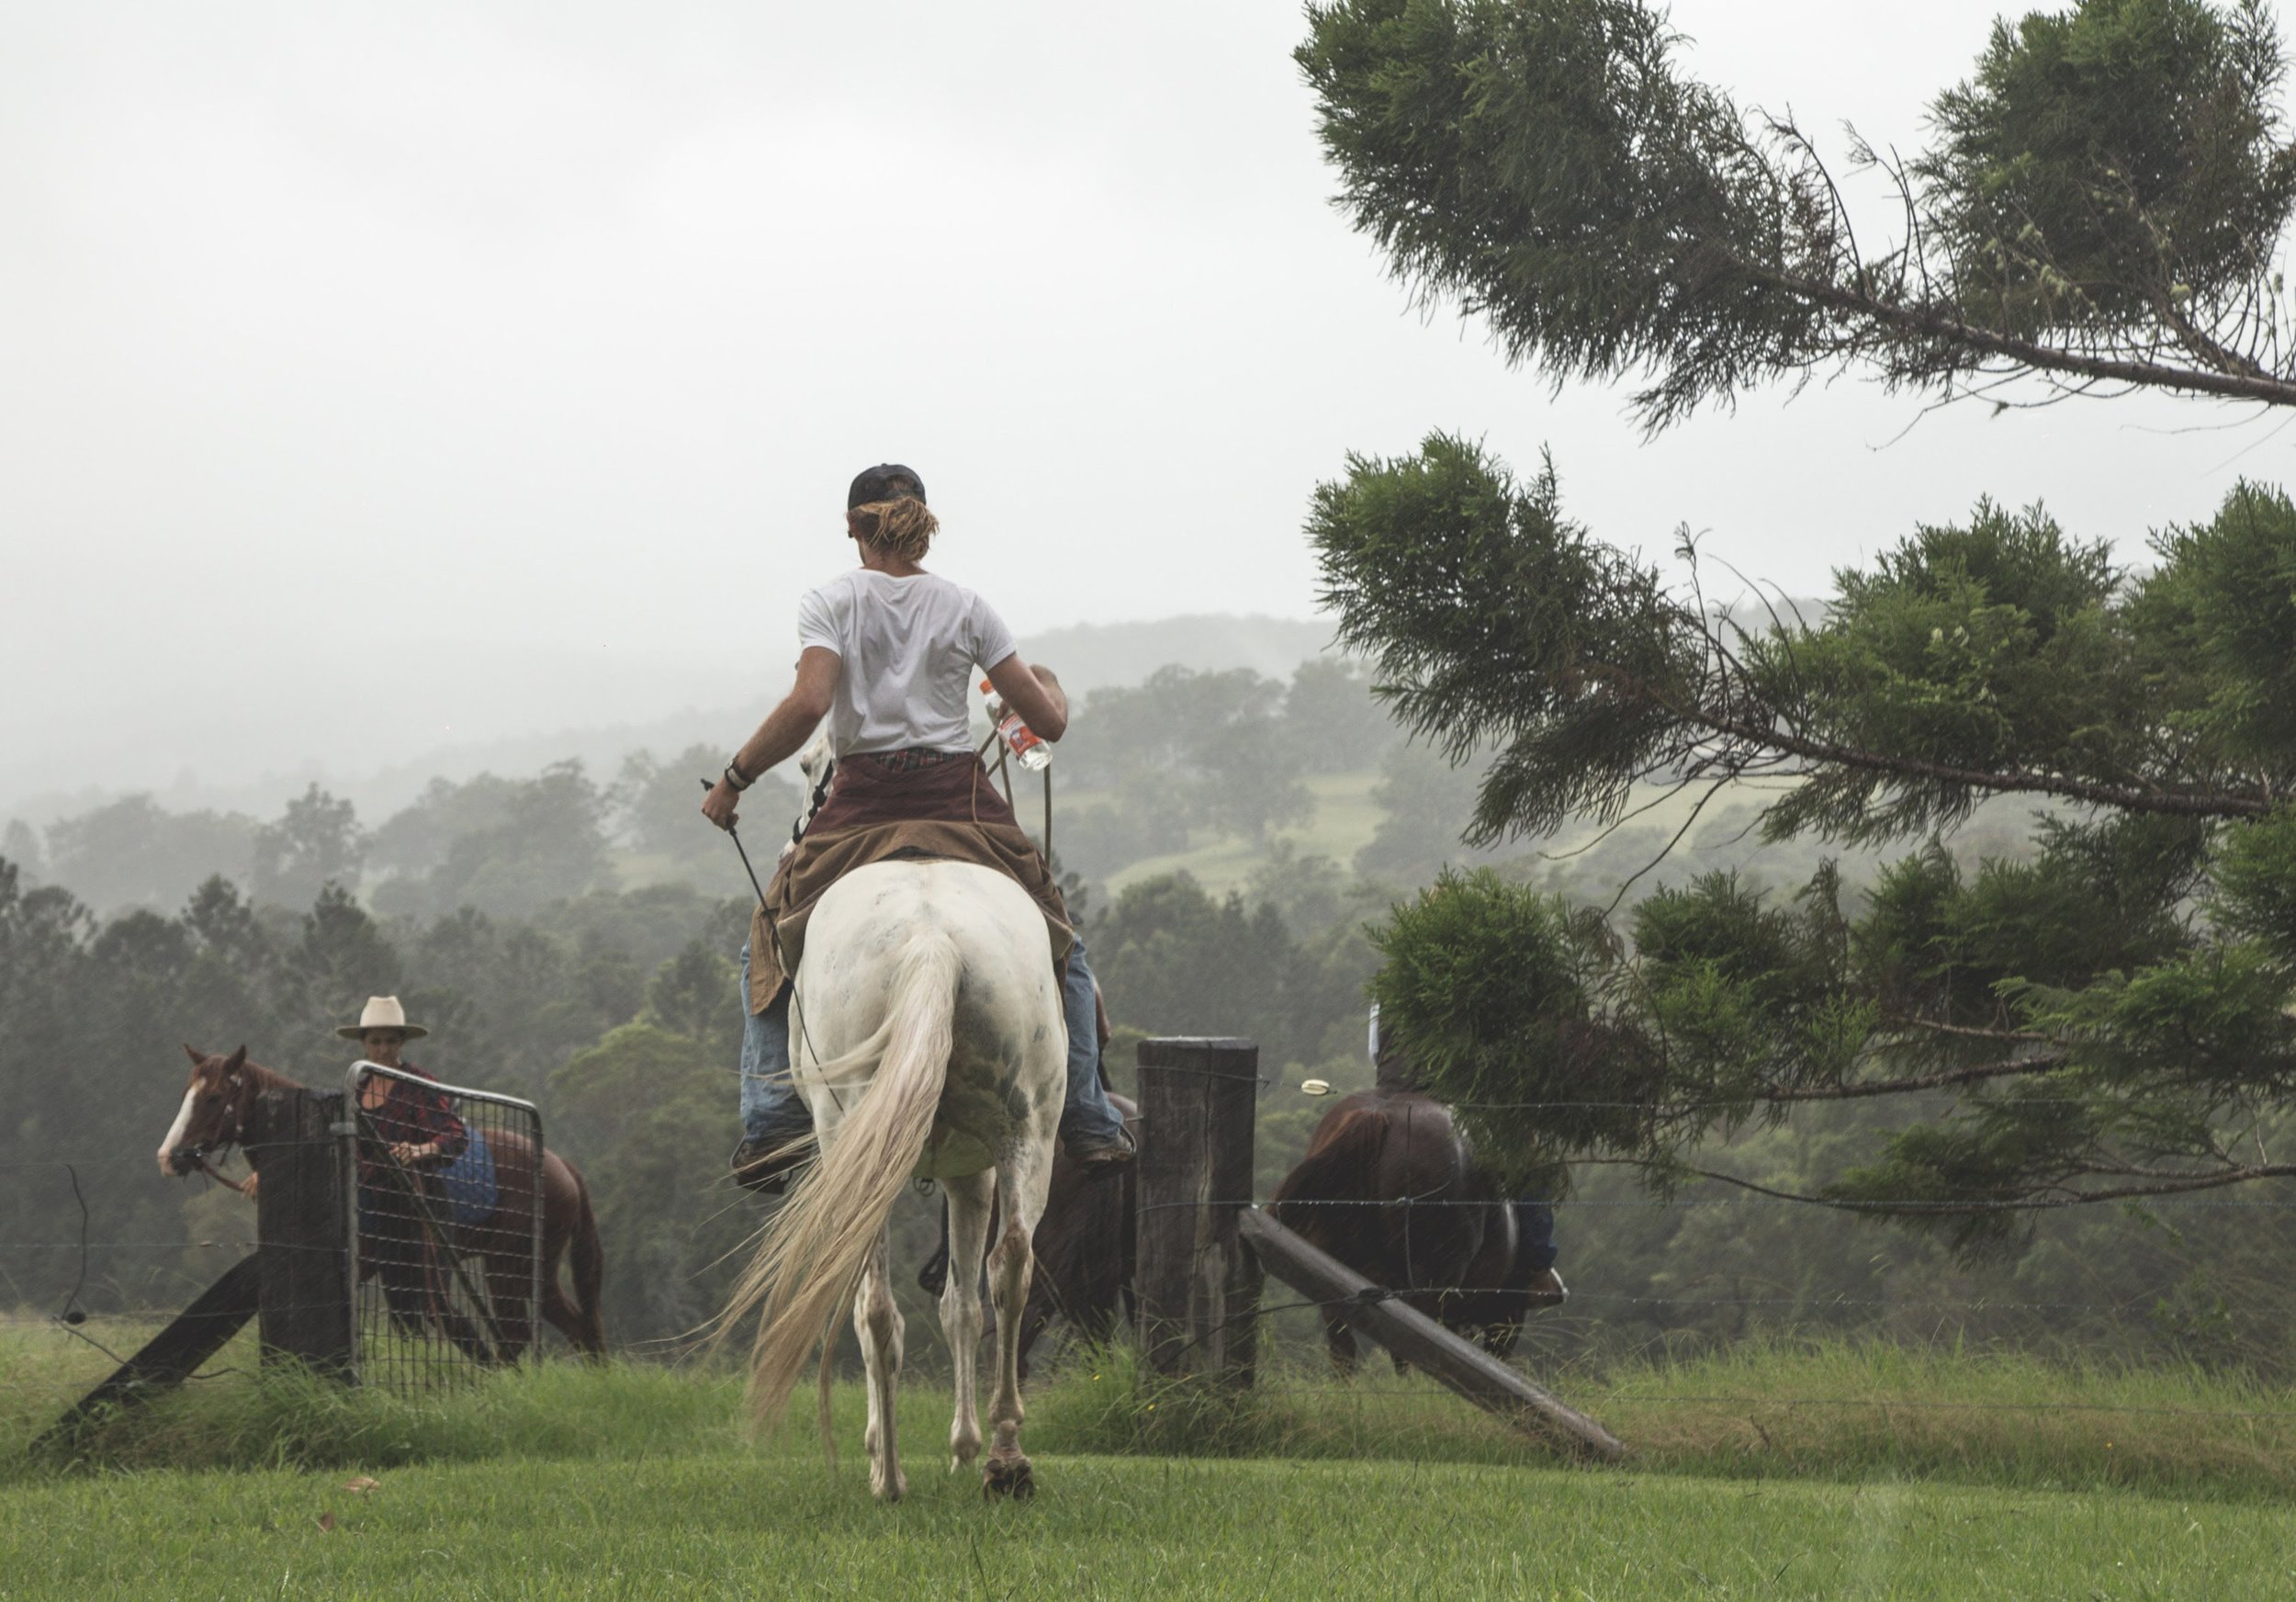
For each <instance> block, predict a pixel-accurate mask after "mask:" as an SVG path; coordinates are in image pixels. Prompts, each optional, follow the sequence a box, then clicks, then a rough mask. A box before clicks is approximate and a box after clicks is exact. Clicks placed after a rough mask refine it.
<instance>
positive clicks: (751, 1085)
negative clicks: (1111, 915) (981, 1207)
mask: <svg viewBox="0 0 2296 1602" xmlns="http://www.w3.org/2000/svg"><path fill="white" fill-rule="evenodd" d="M741 1010H742V1025H741V1133H742V1135H743V1136H744V1138H746V1139H748V1140H750V1141H752V1142H764V1141H775V1142H777V1143H778V1142H779V1141H782V1140H786V1139H788V1138H789V1136H788V1135H787V1134H782V1133H779V1132H781V1131H782V1130H785V1129H787V1128H789V1127H790V1126H792V1125H793V1124H799V1123H811V1122H812V1115H811V1114H810V1113H809V1112H807V1111H806V1110H805V1100H804V1099H803V1098H801V1097H800V1096H799V1095H798V1094H797V1087H796V1086H795V1085H793V1084H792V1083H791V1082H790V1072H789V987H788V986H786V985H784V986H782V993H781V994H780V995H779V996H777V997H775V998H773V1005H772V1006H771V1007H769V1008H767V1009H766V1010H764V1011H762V1012H752V1011H750V1010H749V947H748V944H747V943H745V944H744V945H743V946H742V948H741ZM1061 1010H1062V1011H1063V1012H1064V1013H1065V1014H1066V1016H1067V1021H1068V1099H1067V1100H1066V1102H1065V1103H1064V1105H1063V1106H1062V1108H1061V1126H1060V1134H1061V1139H1062V1141H1063V1142H1064V1143H1065V1144H1067V1145H1072V1146H1073V1145H1104V1144H1106V1143H1108V1142H1110V1141H1116V1140H1120V1139H1122V1138H1123V1132H1124V1121H1123V1120H1122V1119H1121V1118H1120V1117H1118V1116H1117V1113H1116V1109H1115V1108H1113V1107H1111V1106H1109V1097H1108V1092H1107V1091H1105V1090H1103V1089H1100V1033H1099V1019H1098V1014H1097V1012H1096V1011H1095V1010H1094V1008H1093V1005H1092V965H1091V963H1090V962H1089V960H1088V959H1087V958H1086V955H1085V942H1084V937H1083V936H1082V935H1078V936H1077V937H1076V942H1075V944H1074V945H1072V946H1070V947H1069V948H1068V971H1067V973H1066V975H1065V976H1064V978H1063V980H1062V984H1061Z"/></svg>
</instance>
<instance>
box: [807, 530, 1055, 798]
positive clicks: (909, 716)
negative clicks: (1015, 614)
mask: <svg viewBox="0 0 2296 1602" xmlns="http://www.w3.org/2000/svg"><path fill="white" fill-rule="evenodd" d="M816 645H817V646H821V647H824V648H826V649H829V650H833V651H835V652H837V654H838V657H839V658H840V659H842V660H843V662H844V669H845V671H843V672H841V673H839V674H838V683H837V694H836V696H835V697H834V698H832V699H831V701H830V703H829V743H830V744H831V745H832V746H834V747H835V748H836V750H837V754H838V756H840V757H844V756H851V755H854V754H856V753H857V752H861V751H888V750H905V749H906V748H908V747H911V746H918V747H922V748H923V749H925V750H970V749H972V745H973V734H972V725H971V722H970V721H969V719H968V717H967V707H968V703H967V700H966V696H967V694H968V692H969V691H970V690H971V688H972V685H973V671H974V668H976V667H977V668H980V669H982V670H983V671H985V670H987V669H989V668H993V667H995V666H996V664H997V663H998V662H1001V661H1003V660H1005V659H1006V658H1007V657H1008V656H1010V655H1012V653H1013V640H1012V630H1010V629H1009V628H1007V627H1006V626H1005V620H1004V619H1003V618H1001V617H999V616H997V615H996V608H995V607H993V606H991V605H990V604H988V603H987V602H985V601H984V600H982V599H981V598H980V596H978V595H976V594H974V592H972V591H970V590H968V589H966V588H965V587H964V586H963V585H962V584H952V583H951V582H950V581H948V580H946V579H944V578H941V577H940V575H939V574H937V573H911V574H909V575H908V576H907V577H906V578H898V579H896V578H895V577H893V576H892V575H891V574H888V573H879V572H872V570H869V569H867V568H855V569H853V570H851V571H850V572H845V573H840V574H839V575H838V577H836V578H834V579H832V580H830V581H828V582H827V583H826V584H824V585H822V586H821V588H819V589H818V590H815V591H812V592H808V593H807V594H806V596H805V599H804V600H803V601H800V602H799V603H798V604H797V649H798V650H799V651H800V652H803V651H804V650H805V649H807V648H808V647H811V646H816Z"/></svg>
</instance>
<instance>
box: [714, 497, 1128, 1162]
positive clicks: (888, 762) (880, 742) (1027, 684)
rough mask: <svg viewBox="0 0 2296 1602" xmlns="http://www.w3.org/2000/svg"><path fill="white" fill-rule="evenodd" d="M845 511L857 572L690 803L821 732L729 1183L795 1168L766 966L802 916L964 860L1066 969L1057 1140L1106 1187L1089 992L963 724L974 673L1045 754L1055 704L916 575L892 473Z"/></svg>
mask: <svg viewBox="0 0 2296 1602" xmlns="http://www.w3.org/2000/svg"><path fill="white" fill-rule="evenodd" d="M845 508H846V510H845V532H846V536H847V537H848V538H850V539H851V540H852V541H853V543H854V545H855V546H856V547H859V551H860V556H861V566H860V568H859V569H858V570H848V571H847V572H845V573H843V574H841V575H839V576H838V578H836V579H833V580H831V581H829V582H828V583H827V584H824V585H822V586H821V587H820V588H819V589H817V590H814V591H812V592H808V593H807V594H806V595H805V598H804V599H803V600H802V601H801V602H800V603H799V604H798V607H797V642H798V658H797V682H796V684H795V686H794V687H793V689H792V690H791V691H790V693H789V694H788V695H786V696H784V697H783V698H782V703H781V705H778V706H776V707H775V708H774V709H773V710H772V712H771V714H769V715H768V716H767V717H766V720H765V721H764V723H762V724H760V726H759V728H758V731H757V732H756V733H755V734H753V735H751V736H750V737H749V739H748V743H747V744H745V745H744V746H743V747H742V748H741V749H740V750H737V751H736V752H735V753H734V758H733V760H732V761H731V762H727V763H726V772H725V774H724V776H723V777H721V778H720V779H719V780H718V782H717V784H716V785H715V787H714V788H712V790H711V791H710V793H709V795H708V796H707V797H706V798H705V799H704V800H703V803H702V812H703V816H704V817H706V818H708V819H709V820H710V821H711V822H712V823H715V825H717V827H718V828H720V829H730V828H732V827H733V825H734V822H735V807H737V805H738V803H739V799H740V795H741V792H742V791H743V790H745V789H747V788H748V786H749V785H750V784H752V783H753V782H755V780H756V779H757V777H758V775H760V774H761V773H764V772H765V771H766V770H767V769H769V768H771V767H773V766H775V765H777V764H778V763H781V762H786V761H788V760H789V759H790V758H791V757H793V756H795V755H796V754H797V752H798V751H799V750H803V749H804V747H805V742H806V741H807V740H808V739H811V738H812V736H813V732H814V729H815V728H816V726H818V725H819V724H820V722H821V721H822V719H823V718H825V717H826V718H827V719H828V724H829V738H830V744H831V746H832V748H833V754H834V756H835V758H836V760H837V767H836V770H835V778H834V780H833V787H832V788H831V789H830V791H829V794H828V798H827V801H826V802H824V803H823V805H822V807H821V809H820V810H819V811H818V812H816V814H815V815H814V818H813V820H812V821H811V823H809V824H808V825H807V826H806V828H805V834H804V835H803V837H802V838H801V839H800V840H798V841H797V844H796V848H795V850H793V852H790V853H789V854H788V855H787V856H785V857H783V858H782V863H781V866H780V868H779V869H778V870H777V871H776V872H775V874H774V875H773V880H772V883H771V885H770V886H767V888H766V892H765V902H764V905H762V906H760V908H757V909H756V913H755V915H754V916H753V917H752V919H751V920H750V934H749V942H748V944H747V945H745V946H744V947H743V948H742V953H741V972H742V1001H743V1011H744V1020H745V1021H744V1027H743V1031H742V1045H741V1078H740V1084H741V1118H742V1141H741V1145H739V1146H738V1147H737V1148H736V1149H735V1152H734V1156H733V1163H732V1167H733V1171H734V1176H735V1178H736V1179H737V1180H738V1181H739V1182H740V1183H742V1184H743V1185H746V1186H748V1188H749V1189H751V1190H758V1191H760V1192H762V1193H764V1194H767V1195H773V1194H778V1193H779V1192H780V1190H782V1186H783V1184H784V1183H785V1182H786V1170H787V1169H788V1168H791V1167H793V1166H794V1164H795V1163H796V1162H797V1161H799V1160H802V1158H803V1156H805V1153H804V1152H802V1151H800V1152H795V1153H793V1152H792V1150H791V1149H790V1148H791V1145H792V1143H794V1142H802V1141H803V1140H804V1139H805V1137H806V1136H808V1135H810V1134H812V1133H813V1115H812V1114H811V1113H810V1112H808V1111H806V1108H805V1102H804V1100H802V1099H801V1098H800V1097H799V1096H798V1094H797V1091H796V1088H795V1087H794V1086H793V1084H792V1083H791V1082H790V1055H789V988H790V986H789V980H790V976H789V974H788V973H787V972H786V971H785V968H784V963H785V962H786V963H787V965H789V966H794V965H796V964H797V963H798V962H799V961H800V960H801V953H802V950H803V946H802V942H803V939H804V927H805V918H806V916H807V915H808V914H809V913H810V911H811V909H812V906H813V903H814V902H815V901H816V900H818V899H819V897H820V896H821V894H822V893H823V892H824V891H825V890H827V888H828V886H829V885H830V884H831V883H832V882H834V881H835V879H836V878H837V877H838V875H840V874H843V873H846V872H849V871H850V869H852V868H854V867H858V866H861V864H862V863H864V862H867V861H874V860H880V859H882V858H884V857H888V856H895V855H901V854H909V855H928V856H944V857H945V856H951V855H956V856H961V857H962V860H966V861H972V862H977V863H980V864H981V865H982V866H985V867H989V868H994V869H996V870H997V871H998V872H1001V873H1003V874H1007V876H1008V877H1010V878H1012V879H1013V880H1015V881H1016V882H1017V883H1019V885H1020V886H1021V887H1022V888H1023V889H1025V890H1027V891H1029V892H1030V896H1031V897H1033V898H1034V899H1035V901H1036V903H1037V906H1038V908H1039V909H1040V910H1041V911H1042V912H1043V914H1044V916H1045V919H1046V922H1047V925H1048V928H1049V929H1050V931H1052V936H1053V941H1052V945H1053V949H1054V951H1055V952H1056V953H1064V954H1065V957H1066V965H1065V967H1064V970H1063V977H1062V1000H1063V1005H1064V1010H1065V1013H1066V1017H1067V1023H1068V1092H1067V1100H1066V1104H1065V1105H1064V1108H1063V1109H1062V1112H1061V1141H1062V1144H1063V1145H1065V1146H1066V1147H1067V1148H1068V1154H1069V1156H1070V1157H1071V1158H1072V1159H1073V1160H1074V1161H1075V1162H1076V1163H1077V1164H1078V1165H1079V1166H1080V1167H1081V1168H1083V1169H1084V1170H1085V1172H1086V1175H1088V1176H1090V1177H1094V1178H1097V1177H1100V1176H1102V1175H1106V1174H1109V1173H1113V1172H1115V1171H1116V1170H1117V1169H1118V1168H1121V1167H1122V1166H1123V1165H1125V1164H1127V1163H1129V1162H1131V1159H1132V1145H1131V1137H1130V1136H1129V1135H1128V1134H1126V1133H1125V1129H1124V1122H1123V1120H1122V1119H1121V1118H1120V1117H1118V1116H1117V1113H1116V1111H1115V1109H1114V1108H1112V1107H1110V1106H1109V1099H1108V1094H1107V1091H1106V1090H1105V1089H1104V1088H1103V1087H1102V1085H1101V1083H1100V1075H1099V1063H1100V1052H1099V1042H1098V1037H1097V1031H1096V1029H1095V1027H1094V1022H1095V1007H1094V996H1095V994H1096V992H1097V987H1096V986H1095V984H1094V982H1093V977H1092V968H1091V965H1090V963H1089V962H1088V960H1087V959H1086V954H1085V942H1084V941H1083V939H1082V937H1081V936H1080V935H1079V934H1078V933H1077V932H1076V931H1075V927H1074V925H1073V924H1072V923H1071V922H1070V921H1069V919H1068V914H1067V908H1066V907H1065V905H1064V903H1063V901H1062V899H1061V894H1060V889H1059V886H1057V885H1056V884H1055V883H1054V882H1053V879H1052V869H1051V865H1050V864H1049V863H1046V862H1045V860H1044V858H1043V856H1042V855H1041V853H1040V852H1038V850H1037V848H1036V844H1035V842H1034V841H1032V840H1030V839H1029V837H1028V836H1027V835H1026V834H1024V833H1022V832H1021V829H1020V824H1019V819H1018V818H1015V817H1014V816H1013V811H1012V807H1011V805H1010V804H1009V803H1008V802H1007V800H1006V799H1005V797H1004V796H1002V795H999V794H998V793H997V791H996V786H995V785H994V784H991V783H990V782H989V779H988V775H987V773H986V772H985V770H984V769H983V768H982V766H981V762H980V759H979V756H978V755H977V753H976V752H975V751H974V745H973V737H972V726H971V723H970V720H969V717H968V711H967V708H968V699H967V698H968V695H969V694H970V691H971V687H972V683H973V677H974V671H976V670H977V671H980V672H983V673H985V674H986V675H987V676H988V680H989V683H991V684H992V685H993V686H994V687H995V689H996V694H999V695H1000V696H1002V697H1003V698H1004V702H1005V705H1007V706H1008V707H1010V708H1011V709H1012V710H1013V711H1014V712H1017V713H1019V715H1020V717H1021V719H1022V721H1023V722H1025V723H1026V724H1027V725H1028V726H1029V728H1030V730H1032V731H1033V732H1034V733H1036V734H1038V735H1040V736H1041V737H1042V738H1043V739H1046V740H1048V741H1050V740H1057V739H1060V737H1061V735H1062V733H1063V732H1064V730H1065V729H1066V728H1067V727H1068V698H1067V696H1066V695H1065V694H1064V693H1063V692H1062V690H1061V687H1060V682H1059V681H1058V680H1056V679H1054V678H1053V677H1052V674H1051V673H1050V672H1048V671H1045V670H1043V669H1041V668H1031V667H1030V665H1029V664H1028V663H1027V662H1025V661H1023V660H1021V659H1020V653H1019V651H1018V650H1017V649H1014V644H1013V637H1012V631H1011V630H1010V629H1009V628H1007V627H1006V626H1005V622H1004V619H1003V618H1001V617H999V616H997V615H996V609H995V608H994V607H992V606H991V605H989V604H988V603H987V602H986V601H985V600H984V599H983V598H982V597H981V596H979V595H978V594H976V593H974V592H973V591H971V590H968V589H966V588H965V587H964V586H962V584H955V583H951V582H950V581H948V580H947V579H944V578H941V577H940V576H939V575H937V574H933V573H929V572H927V571H926V570H925V569H924V567H923V566H922V563H923V561H924V558H925V553H926V550H927V549H928V547H930V545H931V544H932V539H933V536H934V534H935V533H936V532H937V531H938V530H939V528H940V523H939V521H938V520H937V519H936V518H935V517H934V515H933V513H931V512H930V511H929V510H928V508H927V507H926V504H925V482H924V480H923V479H920V478H919V477H918V476H917V473H916V471H915V470H914V469H913V468H905V467H902V466H900V465H899V464H897V463H893V462H886V463H882V464H880V465H879V466H877V467H873V468H864V469H863V470H862V471H861V473H860V474H859V475H858V476H857V477H856V478H855V479H853V482H852V485H851V487H850V489H849V490H848V491H846V497H845ZM951 824H961V825H963V826H964V827H963V828H962V829H950V828H949V827H948V826H949V825H951Z"/></svg>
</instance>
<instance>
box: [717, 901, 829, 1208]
mask: <svg viewBox="0 0 2296 1602" xmlns="http://www.w3.org/2000/svg"><path fill="white" fill-rule="evenodd" d="M741 1014H742V1018H741V1144H740V1145H738V1146H737V1147H735V1148H734V1156H733V1163H732V1168H733V1171H734V1178H735V1179H737V1181H739V1182H740V1183H741V1184H742V1185H743V1186H745V1187H747V1188H748V1189H749V1190H755V1191H757V1192H758V1193H759V1194H760V1195H764V1196H778V1195H780V1194H781V1193H782V1187H783V1186H784V1185H785V1184H787V1183H788V1176H789V1172H790V1170H791V1169H793V1168H796V1167H798V1166H799V1165H800V1164H801V1163H803V1162H805V1160H806V1159H807V1158H808V1157H810V1156H812V1155H813V1154H812V1148H811V1147H807V1148H805V1150H803V1151H800V1152H797V1153H794V1154H791V1155H788V1156H782V1158H781V1159H780V1160H779V1161H775V1160H773V1154H774V1153H775V1152H778V1151H781V1150H782V1148H783V1147H785V1146H787V1145H790V1144H791V1143H792V1142H793V1141H801V1140H803V1139H805V1136H807V1135H809V1134H812V1133H813V1113H812V1112H811V1111H808V1110H807V1108H806V1106H805V1098H803V1097H802V1096H800V1095H798V1094H797V1087H796V1086H795V1085H794V1084H793V1083H792V1082H791V1079H790V1071H789V987H788V986H787V985H783V986H782V993H781V994H780V995H779V996H776V997H775V998H773V1004H772V1005H771V1006H770V1007H768V1008H767V1009H766V1010H764V1011H762V1012H752V1011H750V1010H749V948H748V946H747V945H744V946H743V947H742V948H741Z"/></svg>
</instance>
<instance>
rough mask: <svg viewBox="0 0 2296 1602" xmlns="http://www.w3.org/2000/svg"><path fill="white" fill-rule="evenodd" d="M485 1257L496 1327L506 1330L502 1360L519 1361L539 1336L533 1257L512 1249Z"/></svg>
mask: <svg viewBox="0 0 2296 1602" xmlns="http://www.w3.org/2000/svg"><path fill="white" fill-rule="evenodd" d="M484 1260H485V1262H486V1280H487V1300H488V1301H490V1302H491V1303H494V1327H495V1328H497V1329H499V1330H501V1332H502V1350H501V1357H502V1361H503V1362H504V1363H515V1362H516V1361H518V1359H520V1358H523V1357H524V1356H525V1355H526V1348H528V1347H530V1346H532V1345H533V1344H534V1339H535V1308H534V1295H535V1286H534V1276H533V1275H532V1274H531V1273H530V1272H528V1264H529V1263H530V1262H531V1260H532V1259H531V1258H528V1257H527V1256H526V1255H525V1254H524V1253H523V1252H517V1251H512V1252H508V1253H505V1254H503V1255H501V1256H497V1255H495V1254H494V1253H492V1252H490V1253H488V1254H487V1256H486V1258H485V1259H484Z"/></svg>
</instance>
